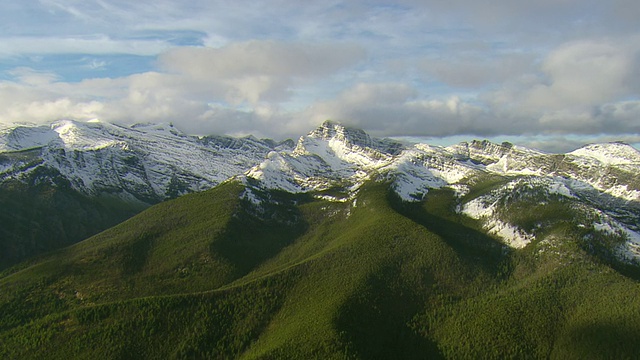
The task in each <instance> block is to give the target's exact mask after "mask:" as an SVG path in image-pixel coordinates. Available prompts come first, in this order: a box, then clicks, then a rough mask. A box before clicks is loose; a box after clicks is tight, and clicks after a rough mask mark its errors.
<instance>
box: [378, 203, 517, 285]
mask: <svg viewBox="0 0 640 360" xmlns="http://www.w3.org/2000/svg"><path fill="white" fill-rule="evenodd" d="M389 197H390V198H389V203H390V204H391V206H392V208H393V209H394V210H395V211H397V212H398V213H400V214H402V215H404V216H406V217H407V218H409V219H411V220H412V221H414V222H416V223H417V224H419V225H421V226H423V227H425V228H426V229H427V230H429V231H430V232H432V233H434V234H436V235H438V236H440V237H441V238H442V239H443V240H444V241H445V242H446V243H447V244H448V245H449V246H451V248H452V249H454V250H455V251H456V253H457V254H458V255H459V256H460V257H461V258H462V259H463V260H467V261H471V262H472V263H473V264H475V265H479V266H480V267H481V268H483V269H484V270H485V271H487V272H489V273H490V274H492V275H494V276H498V277H501V278H502V277H506V276H508V275H509V274H508V271H507V270H508V268H509V264H508V263H506V262H505V261H508V258H507V257H505V252H506V251H508V249H507V248H505V246H504V245H503V244H502V243H500V242H499V241H498V240H496V239H494V238H492V237H490V236H488V235H487V234H485V233H484V232H481V231H478V230H476V229H473V228H471V227H468V226H466V225H464V224H462V223H461V222H458V221H453V220H451V219H449V218H445V217H444V216H441V215H437V214H436V213H435V212H436V211H433V212H432V211H429V210H428V209H427V207H426V206H425V204H424V203H419V202H416V203H408V202H403V201H402V200H400V199H399V198H398V197H397V196H396V195H395V194H390V195H389ZM426 201H430V199H429V198H427V200H426ZM444 203H445V204H444V205H442V206H441V208H440V209H437V211H438V212H442V211H444V212H445V213H450V214H452V215H455V212H454V209H453V205H452V203H451V202H450V201H445V202H444Z"/></svg>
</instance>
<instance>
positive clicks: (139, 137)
mask: <svg viewBox="0 0 640 360" xmlns="http://www.w3.org/2000/svg"><path fill="white" fill-rule="evenodd" d="M287 146H288V144H287V143H283V144H275V143H274V142H273V141H269V140H258V139H256V138H254V137H245V138H232V137H227V136H207V137H195V136H189V135H186V134H184V133H182V132H180V131H179V130H177V129H175V128H174V127H173V126H172V125H153V124H139V125H134V126H131V127H124V126H118V125H114V124H109V123H103V122H90V123H85V122H75V121H69V120H64V121H58V122H56V123H53V124H52V125H50V126H14V127H7V128H5V129H2V130H0V179H1V180H2V181H7V180H10V179H12V180H19V181H20V180H22V181H27V179H28V181H32V182H33V181H37V182H39V181H49V180H50V179H51V178H53V177H61V178H63V179H65V180H66V181H68V182H69V183H70V185H71V187H73V188H74V189H75V190H77V191H79V192H81V193H84V194H86V195H98V194H102V193H111V194H115V195H118V196H121V197H125V198H127V197H128V198H135V199H138V200H140V201H143V202H148V203H153V202H157V201H160V200H163V199H166V198H169V197H175V196H178V195H181V194H184V193H188V192H195V191H202V190H206V189H209V188H211V187H213V186H215V185H217V184H219V183H220V182H222V181H224V180H226V179H228V178H230V177H232V176H234V175H237V174H242V173H243V172H245V171H247V170H248V169H250V168H251V167H253V166H255V165H256V164H258V163H260V162H261V161H262V160H263V159H264V157H265V156H266V155H267V153H269V152H270V151H272V150H283V149H285V148H287ZM34 174H37V175H36V177H37V178H36V179H33V177H34Z"/></svg>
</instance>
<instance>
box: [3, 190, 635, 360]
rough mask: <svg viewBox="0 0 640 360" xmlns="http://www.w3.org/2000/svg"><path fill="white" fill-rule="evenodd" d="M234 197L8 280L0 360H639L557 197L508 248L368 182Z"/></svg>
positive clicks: (38, 262) (614, 295)
mask: <svg viewBox="0 0 640 360" xmlns="http://www.w3.org/2000/svg"><path fill="white" fill-rule="evenodd" d="M501 181H505V180H504V179H502V180H501V179H490V180H488V181H487V182H486V184H484V185H482V184H481V185H482V188H484V189H486V190H482V191H490V190H491V189H493V188H495V186H496V184H498V183H500V182H501ZM480 188H481V186H478V189H480ZM243 191H244V189H243V187H242V186H241V185H239V184H237V183H233V182H230V183H226V184H223V185H221V186H219V187H217V188H215V189H213V190H210V191H207V192H204V193H199V194H192V195H186V196H184V197H181V198H179V199H176V200H172V201H167V202H164V203H161V204H159V205H156V206H154V207H151V208H149V209H148V210H146V211H144V212H143V213H141V214H139V215H137V216H135V217H133V218H131V219H129V220H127V221H125V222H124V223H122V224H120V225H118V226H116V227H114V228H111V229H109V230H107V231H105V232H103V233H101V234H99V235H96V236H94V237H92V238H90V239H88V240H86V241H83V242H81V243H78V244H75V245H73V246H70V247H67V248H64V249H62V250H59V251H57V252H55V253H52V254H49V255H47V256H43V257H41V258H39V259H35V260H31V261H29V262H26V263H22V264H20V265H19V266H17V267H14V268H11V269H7V270H5V271H4V272H3V273H2V274H0V314H1V315H0V358H9V359H11V358H33V359H39V358H48V359H56V358H61V359H69V358H92V359H95V358H127V359H128V358H154V359H155V358H246V359H254V358H265V359H272V358H290V359H308V358H363V359H377V358H415V359H422V358H452V359H459V358H469V359H476V358H556V359H567V358H568V359H571V358H575V359H584V358H616V359H620V358H634V357H635V356H637V354H639V353H640V343H638V341H637V339H638V337H639V336H640V284H638V282H637V281H636V280H634V279H632V278H629V277H626V276H624V275H621V274H620V273H619V272H617V271H615V270H613V269H612V268H611V267H610V266H609V265H607V262H605V261H602V260H601V257H599V256H597V254H595V255H594V254H592V253H590V252H589V251H588V249H587V247H585V246H583V242H584V239H583V238H581V236H583V234H582V233H581V231H584V230H581V229H577V227H576V226H574V225H572V223H571V219H570V217H568V216H569V215H567V216H565V215H566V214H568V212H569V213H570V212H571V211H572V208H571V206H565V205H564V204H561V203H559V202H560V200H557V201H556V202H555V203H554V202H553V199H552V200H549V199H546V201H549V204H551V203H553V204H555V205H553V204H552V205H553V206H552V207H550V208H548V209H549V210H548V211H551V212H554V214H555V215H558V217H557V221H554V222H552V223H550V224H548V226H544V227H543V229H544V232H545V233H544V234H541V235H540V238H539V239H537V240H536V242H534V243H533V244H531V245H530V246H528V247H526V248H524V249H522V250H509V249H507V248H505V247H504V246H503V245H501V244H500V243H499V242H498V241H496V240H495V239H493V238H492V237H489V236H487V235H486V233H485V232H484V231H482V230H480V227H479V226H478V224H477V223H476V222H475V221H473V220H471V219H469V218H466V217H464V216H462V215H458V214H456V212H455V211H453V209H454V208H455V206H456V201H457V200H456V198H455V197H454V196H453V194H452V193H451V192H448V191H444V190H443V191H432V192H430V193H429V195H428V196H427V198H426V200H425V201H424V202H423V203H417V204H406V203H402V202H401V201H399V200H398V199H397V198H396V196H395V195H393V194H392V193H391V192H390V191H389V190H388V188H387V186H386V185H384V184H380V183H371V184H368V185H366V186H365V187H364V188H363V189H362V190H361V191H360V192H359V194H358V196H357V202H351V201H350V202H345V203H339V202H326V201H320V200H313V199H311V198H310V197H309V196H306V195H300V196H297V195H291V194H277V193H269V194H262V195H263V196H267V195H268V196H270V197H271V202H270V204H271V205H268V206H265V207H261V208H257V209H256V208H255V207H254V205H252V204H250V203H248V202H246V201H244V200H241V196H240V195H241V194H242V192H243ZM479 191H480V190H479ZM477 195H478V194H474V193H471V194H470V195H468V196H477ZM514 204H515V205H514V206H518V203H517V202H516V203H514ZM555 215H554V216H555ZM560 215H562V216H560ZM513 216H514V219H513V220H514V221H517V222H518V223H519V224H522V226H525V225H526V224H528V223H529V222H532V221H538V220H539V219H537V218H536V216H541V215H540V211H528V212H527V211H524V209H522V210H521V211H519V212H518V213H517V214H513Z"/></svg>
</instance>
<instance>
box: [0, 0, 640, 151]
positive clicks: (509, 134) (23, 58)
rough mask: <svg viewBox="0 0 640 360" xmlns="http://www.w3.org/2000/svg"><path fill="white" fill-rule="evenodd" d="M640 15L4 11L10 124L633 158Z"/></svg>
mask: <svg viewBox="0 0 640 360" xmlns="http://www.w3.org/2000/svg"><path fill="white" fill-rule="evenodd" d="M638 18H640V4H639V3H637V1H635V0H612V1H595V0H539V1H536V2H531V1H513V0H512V1H508V0H495V1H485V2H478V1H471V0H448V1H444V0H427V1H417V0H405V1H348V2H347V1H324V2H314V3H313V4H302V3H300V2H296V1H289V0H281V1H263V2H256V1H252V2H248V1H204V0H194V1H174V0H154V1H145V0H141V1H136V2H131V1H120V0H84V1H77V0H25V1H21V2H2V3H1V4H0V24H1V25H0V122H2V123H13V122H31V123H49V122H52V121H55V120H57V119H61V118H72V119H77V120H91V119H100V120H102V121H112V122H118V123H122V124H131V123H136V122H172V123H174V124H175V125H176V126H178V127H180V128H181V129H183V130H184V131H185V132H188V133H193V134H209V133H226V134H232V135H245V134H255V135H257V136H265V137H272V138H277V139H281V138H285V137H295V136H298V135H300V134H304V133H306V132H308V131H309V130H311V129H312V128H314V127H315V126H317V125H318V124H320V123H321V122H322V121H323V120H325V119H329V118H330V119H333V120H338V121H341V122H342V123H344V124H347V125H352V126H357V127H361V128H363V129H365V130H367V131H369V132H370V133H372V134H374V135H378V136H397V137H403V136H405V137H407V136H411V137H424V138H426V139H430V141H432V142H437V143H446V142H447V141H454V140H455V141H457V140H459V139H465V138H466V139H472V138H490V139H499V140H512V141H514V142H517V143H520V144H523V145H531V146H536V147H538V148H542V149H545V150H549V151H565V150H570V149H571V148H573V147H577V146H579V145H581V143H585V142H594V141H614V140H622V141H626V142H629V143H632V144H636V145H637V144H638V143H640V135H639V133H640V95H639V94H640V27H639V26H638V25H637V19H638Z"/></svg>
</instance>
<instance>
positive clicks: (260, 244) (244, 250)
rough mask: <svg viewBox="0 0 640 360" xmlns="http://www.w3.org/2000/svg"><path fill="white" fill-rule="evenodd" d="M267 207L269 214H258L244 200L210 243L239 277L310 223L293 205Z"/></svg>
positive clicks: (270, 256) (279, 249)
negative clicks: (222, 229)
mask: <svg viewBox="0 0 640 360" xmlns="http://www.w3.org/2000/svg"><path fill="white" fill-rule="evenodd" d="M249 206H250V205H249ZM267 211H268V215H269V218H267V217H266V216H257V215H256V214H255V213H254V212H252V210H250V209H247V206H246V204H245V206H242V207H241V209H240V210H239V211H238V213H236V214H235V215H234V216H233V218H232V219H231V221H230V222H229V224H228V225H227V228H226V231H225V232H224V233H223V234H222V236H220V237H219V238H217V239H216V240H215V241H214V242H212V243H211V245H210V251H211V252H212V253H215V254H217V255H219V256H222V257H224V258H225V259H227V260H228V261H229V262H230V263H231V264H232V265H233V266H234V268H235V269H236V274H235V275H236V276H237V277H238V278H239V277H242V276H244V275H246V274H248V273H249V272H251V271H252V270H253V269H255V268H256V267H257V266H258V265H259V264H261V263H262V262H264V261H266V260H268V259H270V258H272V257H274V256H275V255H277V254H278V253H279V252H280V251H281V250H282V249H283V248H285V247H286V246H288V245H290V244H291V243H293V241H295V239H297V238H298V237H300V236H301V235H302V234H304V233H305V232H306V231H307V229H308V227H309V226H308V224H307V223H306V222H305V221H304V220H303V217H302V215H301V214H300V212H299V210H298V208H297V207H296V206H294V205H277V206H272V207H270V208H269V209H268V210H267Z"/></svg>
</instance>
